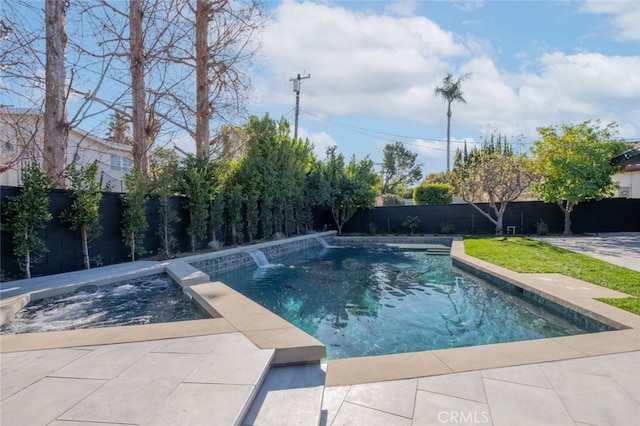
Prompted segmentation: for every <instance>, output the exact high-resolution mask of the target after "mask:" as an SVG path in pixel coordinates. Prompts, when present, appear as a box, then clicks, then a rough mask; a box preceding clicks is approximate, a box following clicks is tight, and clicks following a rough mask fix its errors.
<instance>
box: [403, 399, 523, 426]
mask: <svg viewBox="0 0 640 426" xmlns="http://www.w3.org/2000/svg"><path fill="white" fill-rule="evenodd" d="M413 424H414V425H421V426H422V425H443V424H455V425H478V424H482V425H491V424H492V421H491V413H490V411H489V405H488V404H486V403H480V402H476V401H470V400H468V399H461V398H455V397H451V396H447V395H441V394H438V393H432V392H426V391H422V390H419V391H418V393H417V395H416V409H415V412H414V415H413ZM520 424H523V423H520Z"/></svg>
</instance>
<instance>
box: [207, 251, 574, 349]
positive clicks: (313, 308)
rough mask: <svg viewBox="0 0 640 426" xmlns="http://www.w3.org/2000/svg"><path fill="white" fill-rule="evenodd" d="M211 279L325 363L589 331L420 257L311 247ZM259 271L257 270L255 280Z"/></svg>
mask: <svg viewBox="0 0 640 426" xmlns="http://www.w3.org/2000/svg"><path fill="white" fill-rule="evenodd" d="M283 263H284V266H285V267H280V268H268V269H266V268H259V269H256V268H245V269H241V270H237V271H232V272H228V273H224V274H220V275H215V276H212V279H214V280H220V281H222V282H224V283H226V284H227V285H229V286H231V287H233V288H234V289H236V290H237V291H239V292H241V293H243V294H244V295H246V296H247V297H249V298H251V299H253V300H254V301H256V302H257V303H260V304H261V305H263V306H264V307H266V308H267V309H269V310H271V311H272V312H274V313H276V314H278V315H280V316H281V317H283V318H284V319H286V320H287V321H289V322H291V323H293V324H295V325H296V326H298V327H300V328H301V329H303V330H304V331H306V332H307V333H309V334H311V335H313V336H315V337H316V338H317V339H318V340H320V341H321V342H322V343H324V344H325V345H326V346H327V353H328V358H329V359H337V358H348V357H357V356H365V355H382V354H393V353H403V352H415V351H421V350H431V349H441V348H452V347H461V346H473V345H482V344H487V343H498V342H511V341H518V340H530V339H539V338H545V337H554V336H564V335H571V334H579V333H584V332H587V331H586V330H582V329H580V328H578V327H576V326H575V325H573V324H570V323H569V322H567V321H566V320H564V319H562V318H560V317H557V316H555V315H552V314H550V313H549V312H547V311H545V310H544V309H542V308H541V307H539V306H534V305H532V304H531V303H529V302H526V301H524V300H521V299H519V298H518V297H516V295H514V294H510V293H506V292H504V291H501V290H499V289H497V288H495V287H493V286H490V285H488V284H487V283H485V282H483V281H480V280H478V279H476V278H474V277H471V276H469V275H466V274H463V273H460V272H457V270H454V269H453V268H452V266H451V258H450V257H449V256H434V255H427V254H426V253H424V252H421V251H400V250H398V251H395V250H381V249H374V250H365V249H354V248H343V249H342V250H326V249H317V250H309V251H306V252H304V253H302V254H299V255H295V256H292V257H290V258H288V259H287V260H286V262H283ZM257 271H260V272H259V273H257Z"/></svg>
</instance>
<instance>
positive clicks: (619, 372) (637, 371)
mask: <svg viewBox="0 0 640 426" xmlns="http://www.w3.org/2000/svg"><path fill="white" fill-rule="evenodd" d="M595 361H596V362H597V363H598V364H600V365H601V366H602V368H604V369H605V370H606V371H607V373H609V376H611V378H612V379H613V380H615V382H616V383H617V384H618V385H620V387H622V388H623V389H624V390H625V391H627V392H628V393H629V395H631V397H632V398H633V399H635V400H636V402H637V403H638V404H640V366H638V364H637V363H635V362H628V361H622V360H620V359H609V358H600V359H598V358H595Z"/></svg>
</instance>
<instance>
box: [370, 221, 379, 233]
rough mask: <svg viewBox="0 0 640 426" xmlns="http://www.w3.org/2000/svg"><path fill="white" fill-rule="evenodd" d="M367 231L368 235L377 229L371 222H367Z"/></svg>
mask: <svg viewBox="0 0 640 426" xmlns="http://www.w3.org/2000/svg"><path fill="white" fill-rule="evenodd" d="M367 230H368V231H369V233H370V234H375V233H376V232H377V231H378V227H377V226H376V225H375V223H373V222H369V224H368V225H367Z"/></svg>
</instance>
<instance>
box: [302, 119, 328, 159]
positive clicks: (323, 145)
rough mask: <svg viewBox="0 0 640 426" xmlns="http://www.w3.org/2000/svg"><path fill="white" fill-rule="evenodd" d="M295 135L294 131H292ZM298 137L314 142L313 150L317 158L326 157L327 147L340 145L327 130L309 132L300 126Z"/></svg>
mask: <svg viewBox="0 0 640 426" xmlns="http://www.w3.org/2000/svg"><path fill="white" fill-rule="evenodd" d="M292 135H293V133H292ZM298 137H299V138H302V139H309V142H311V143H312V144H313V152H314V153H315V154H316V157H317V158H321V159H324V157H325V156H326V154H327V148H329V147H331V146H338V143H337V142H336V140H335V139H334V138H333V136H331V135H330V134H329V133H327V132H315V133H314V132H309V131H308V130H307V129H305V128H304V127H299V126H298Z"/></svg>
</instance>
